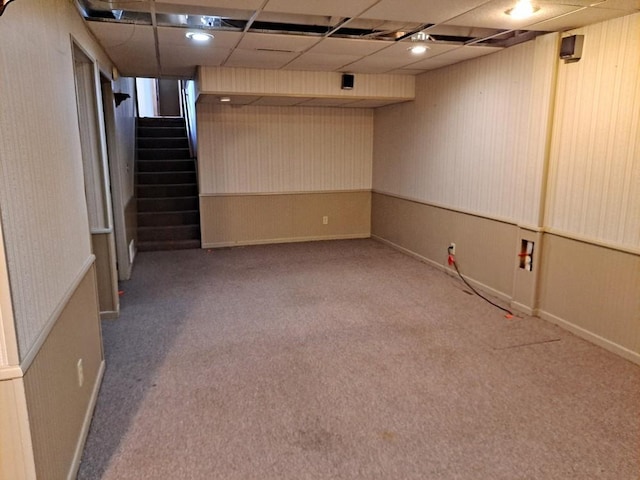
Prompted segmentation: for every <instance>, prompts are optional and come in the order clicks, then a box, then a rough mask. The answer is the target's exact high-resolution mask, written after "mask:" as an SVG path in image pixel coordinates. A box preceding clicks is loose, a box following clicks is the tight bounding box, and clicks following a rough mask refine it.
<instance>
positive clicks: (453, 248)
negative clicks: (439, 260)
mask: <svg viewBox="0 0 640 480" xmlns="http://www.w3.org/2000/svg"><path fill="white" fill-rule="evenodd" d="M449 253H450V254H451V255H455V254H456V244H455V243H453V242H452V243H450V244H449Z"/></svg>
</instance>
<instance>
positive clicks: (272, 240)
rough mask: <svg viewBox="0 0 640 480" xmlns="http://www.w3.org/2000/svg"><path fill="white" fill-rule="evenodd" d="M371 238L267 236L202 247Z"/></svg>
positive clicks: (361, 235)
mask: <svg viewBox="0 0 640 480" xmlns="http://www.w3.org/2000/svg"><path fill="white" fill-rule="evenodd" d="M362 238H371V235H370V234H369V233H356V234H348V235H326V236H317V237H293V238H267V239H261V240H239V241H237V242H211V243H205V242H203V243H202V248H224V247H243V246H248V245H269V244H273V243H299V242H319V241H322V240H355V239H362Z"/></svg>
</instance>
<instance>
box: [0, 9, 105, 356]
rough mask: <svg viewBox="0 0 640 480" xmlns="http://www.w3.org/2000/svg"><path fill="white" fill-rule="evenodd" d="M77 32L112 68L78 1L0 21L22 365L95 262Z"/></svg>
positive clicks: (2, 173) (2, 187)
mask: <svg viewBox="0 0 640 480" xmlns="http://www.w3.org/2000/svg"><path fill="white" fill-rule="evenodd" d="M32 31H38V32H39V34H38V35H32V36H29V38H27V39H25V32H32ZM70 33H71V34H73V35H74V37H75V38H76V39H77V40H78V42H79V43H80V44H81V45H82V46H83V47H84V48H85V49H87V51H88V52H89V53H90V54H91V55H98V59H99V60H100V61H101V62H102V63H104V64H105V65H108V59H107V58H106V57H104V56H103V55H101V54H100V55H99V47H98V46H97V44H96V43H95V41H94V40H93V38H92V37H90V35H89V34H88V32H87V30H86V28H85V26H84V24H83V22H82V19H81V18H80V16H79V14H78V13H77V11H76V10H75V8H74V6H73V4H72V3H70V2H67V1H64V0H57V1H49V0H46V1H45V0H35V1H24V2H13V3H12V4H11V5H10V6H9V8H7V10H6V11H5V13H4V14H3V16H2V28H0V45H3V46H6V45H9V46H10V47H8V48H4V47H3V48H0V84H1V85H2V89H0V104H1V105H2V108H0V131H1V132H2V141H1V142H0V209H1V210H2V223H3V231H4V241H5V249H6V255H7V263H8V266H9V278H10V282H11V288H12V296H13V306H14V314H15V319H16V327H17V333H18V340H19V346H20V353H21V356H23V355H24V354H25V353H26V352H27V351H28V350H29V348H30V347H31V346H32V345H33V344H34V342H35V340H36V338H37V337H38V335H39V334H40V333H41V331H42V330H43V328H44V327H45V325H46V324H47V322H48V320H49V318H50V316H51V315H52V314H53V312H54V310H55V309H56V307H57V305H58V303H59V302H60V300H61V299H62V298H63V296H64V295H65V293H66V291H67V289H68V288H69V286H70V285H71V284H72V283H73V281H74V279H75V278H76V276H77V274H78V272H79V271H80V270H81V269H82V266H83V264H84V262H85V260H86V259H87V258H88V257H89V255H90V253H91V247H90V243H89V234H88V224H87V207H86V200H85V196H84V180H83V174H82V160H81V153H80V140H79V134H78V114H77V110H76V97H75V89H74V79H73V60H72V57H71V42H70V39H69V34H70Z"/></svg>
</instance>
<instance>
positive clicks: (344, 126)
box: [197, 103, 373, 247]
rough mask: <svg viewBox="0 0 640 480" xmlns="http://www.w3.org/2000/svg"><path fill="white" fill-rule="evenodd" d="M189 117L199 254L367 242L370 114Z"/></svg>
mask: <svg viewBox="0 0 640 480" xmlns="http://www.w3.org/2000/svg"><path fill="white" fill-rule="evenodd" d="M197 114H198V149H199V152H198V177H199V182H200V207H201V219H202V222H201V229H202V245H203V247H210V246H223V245H235V244H247V243H271V242H285V241H287V242H288V241H302V240H314V239H329V238H354V237H362V236H365V237H367V236H369V234H370V228H369V224H370V207H369V205H370V195H371V194H370V189H371V165H372V146H373V111H372V110H370V109H355V108H322V107H252V106H251V107H250V106H245V107H230V106H220V105H212V104H207V103H198V104H197ZM276 194H277V195H276ZM323 216H329V217H330V218H329V223H328V224H327V225H323V223H322V217H323Z"/></svg>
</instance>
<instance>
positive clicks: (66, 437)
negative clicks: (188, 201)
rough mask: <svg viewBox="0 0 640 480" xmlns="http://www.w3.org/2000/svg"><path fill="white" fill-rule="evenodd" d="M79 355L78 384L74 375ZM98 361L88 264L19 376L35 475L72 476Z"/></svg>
mask: <svg viewBox="0 0 640 480" xmlns="http://www.w3.org/2000/svg"><path fill="white" fill-rule="evenodd" d="M79 359H82V363H83V371H84V383H83V385H82V386H79V385H78V376H77V373H76V365H77V362H78V360H79ZM101 363H102V341H101V337H100V321H99V318H98V305H97V293H96V279H95V269H94V268H90V269H89V270H88V271H87V273H86V275H85V276H84V278H83V279H82V281H81V282H80V284H79V285H78V288H77V289H76V290H75V292H74V293H73V295H72V296H71V299H70V300H69V302H68V303H67V305H66V306H65V308H64V310H63V311H62V313H61V314H60V317H59V318H58V319H57V321H56V325H55V327H54V328H53V330H52V331H51V333H50V335H49V337H48V338H47V341H46V342H45V343H44V345H43V346H42V348H41V349H40V351H39V352H38V355H37V357H36V358H35V360H34V361H33V363H32V364H31V366H30V367H29V370H27V372H26V374H25V376H24V385H25V393H26V400H27V405H28V408H29V425H30V428H31V437H32V441H33V453H34V457H35V461H36V470H37V474H38V475H37V478H43V479H49V478H51V479H58V478H59V479H63V478H72V477H69V473H70V470H71V468H72V464H73V459H74V455H75V453H76V449H77V447H78V442H79V441H80V440H81V438H80V436H81V432H82V431H83V427H84V421H85V416H87V414H88V413H89V412H88V410H89V408H91V399H92V395H93V393H94V389H95V387H96V382H97V381H98V374H99V370H100V364H101ZM73 478H74V477H73Z"/></svg>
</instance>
